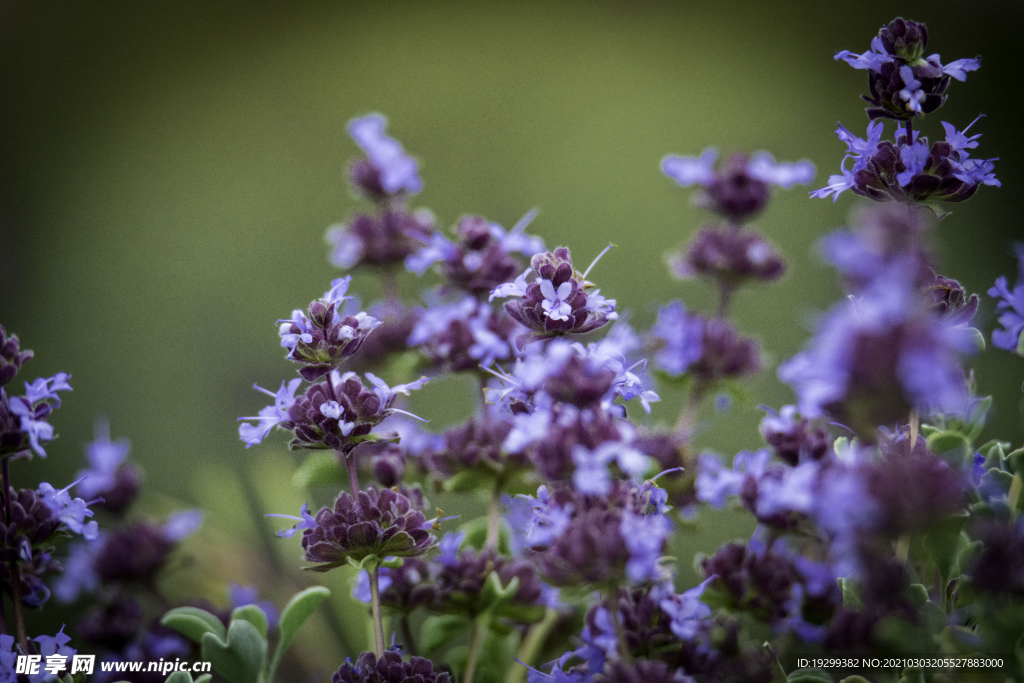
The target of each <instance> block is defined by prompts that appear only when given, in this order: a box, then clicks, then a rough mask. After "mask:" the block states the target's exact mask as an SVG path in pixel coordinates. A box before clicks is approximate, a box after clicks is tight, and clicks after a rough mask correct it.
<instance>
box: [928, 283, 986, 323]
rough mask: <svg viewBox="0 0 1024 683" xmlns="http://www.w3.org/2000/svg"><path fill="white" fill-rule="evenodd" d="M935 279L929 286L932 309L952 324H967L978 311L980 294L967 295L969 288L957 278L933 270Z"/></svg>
mask: <svg viewBox="0 0 1024 683" xmlns="http://www.w3.org/2000/svg"><path fill="white" fill-rule="evenodd" d="M932 275H933V276H934V278H935V279H934V280H933V281H932V283H931V285H929V287H928V293H929V294H931V297H932V305H931V309H932V311H933V312H935V313H937V314H938V315H939V316H940V317H942V318H944V319H945V320H947V321H948V322H949V323H950V324H952V325H966V324H967V323H969V322H970V321H971V318H973V317H974V314H975V313H977V312H978V295H977V294H971V295H970V296H967V290H965V289H964V288H963V285H961V284H960V283H959V282H957V281H956V280H953V279H950V278H948V277H943V276H941V275H936V274H935V271H932Z"/></svg>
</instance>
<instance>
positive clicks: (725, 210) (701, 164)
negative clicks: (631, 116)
mask: <svg viewBox="0 0 1024 683" xmlns="http://www.w3.org/2000/svg"><path fill="white" fill-rule="evenodd" d="M717 158H718V152H717V151H716V150H715V149H713V148H710V147H709V148H708V149H705V150H704V152H703V153H702V154H701V155H700V157H682V156H677V155H672V154H670V155H668V156H666V157H665V158H664V159H662V161H661V171H662V173H664V174H665V175H667V176H668V177H669V178H672V179H673V180H675V181H676V183H678V184H679V185H680V186H682V187H689V186H691V185H700V186H701V187H702V188H703V189H702V191H701V193H700V194H699V195H697V197H696V199H695V201H696V202H697V203H698V204H699V205H701V206H703V207H705V208H708V209H710V210H712V211H714V212H716V213H718V214H720V215H722V216H724V217H726V218H728V219H731V220H734V221H737V222H742V221H744V220H746V219H748V218H750V217H751V216H753V215H754V214H756V213H759V212H760V211H761V210H762V209H763V208H764V207H765V205H766V204H767V203H768V199H769V197H770V192H769V190H770V186H771V185H777V186H779V187H782V188H784V189H787V190H788V189H790V188H791V187H793V186H794V185H804V184H806V183H809V182H811V180H812V179H813V178H814V165H813V164H812V163H811V162H810V161H807V160H803V161H798V162H796V163H790V162H776V161H775V159H774V158H773V157H772V155H771V154H769V153H768V152H757V153H755V154H754V155H753V156H751V157H748V156H747V155H745V154H734V155H733V156H732V157H730V158H729V160H728V161H727V162H726V163H725V165H724V167H723V168H721V169H719V170H717V171H716V170H715V161H716V159H717Z"/></svg>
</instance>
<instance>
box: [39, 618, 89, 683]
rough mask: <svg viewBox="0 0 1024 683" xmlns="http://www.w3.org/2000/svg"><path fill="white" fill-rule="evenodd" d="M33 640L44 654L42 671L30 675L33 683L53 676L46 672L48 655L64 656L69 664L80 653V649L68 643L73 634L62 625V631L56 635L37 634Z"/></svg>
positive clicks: (40, 652) (41, 653)
mask: <svg viewBox="0 0 1024 683" xmlns="http://www.w3.org/2000/svg"><path fill="white" fill-rule="evenodd" d="M32 640H34V641H36V642H37V643H39V654H40V655H42V657H43V661H42V665H43V666H42V667H40V673H39V674H37V675H34V676H29V677H28V678H29V681H31V683H40V682H41V681H46V680H50V679H51V678H53V676H52V675H50V674H47V673H46V668H45V666H46V660H47V658H48V657H52V656H54V655H57V656H60V657H63V658H64V660H63V661H64V662H65V663H67V664H70V663H71V658H72V657H74V656H75V655H76V654H78V650H76V649H74V648H73V647H68V643H69V642H71V636H69V635H68V634H66V633H64V627H63V626H61V627H60V631H58V632H57V635H55V636H37V637H35V638H33V639H32Z"/></svg>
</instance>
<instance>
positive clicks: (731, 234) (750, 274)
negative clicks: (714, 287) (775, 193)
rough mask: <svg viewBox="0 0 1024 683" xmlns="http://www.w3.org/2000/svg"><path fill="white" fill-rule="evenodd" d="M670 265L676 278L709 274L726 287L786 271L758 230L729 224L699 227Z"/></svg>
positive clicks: (771, 277) (764, 279)
mask: <svg viewBox="0 0 1024 683" xmlns="http://www.w3.org/2000/svg"><path fill="white" fill-rule="evenodd" d="M669 265H670V266H671V268H672V272H673V273H674V274H675V275H676V277H679V278H681V279H684V280H688V279H691V278H695V277H708V278H711V279H712V280H714V281H716V282H717V283H718V285H719V286H720V287H725V288H729V289H733V288H735V287H737V286H739V285H741V284H743V283H744V282H747V281H750V280H758V281H761V282H772V281H774V280H777V279H779V278H780V277H782V274H783V273H784V272H786V264H785V262H784V261H783V260H782V257H781V256H779V255H778V254H777V253H776V252H775V250H774V249H773V248H772V246H771V244H769V243H768V242H767V241H766V240H765V239H764V238H763V237H762V236H761V234H760V233H759V232H758V231H756V230H752V229H746V228H737V227H735V226H732V225H729V226H726V227H725V228H723V229H721V230H716V229H714V228H702V229H701V230H700V232H698V233H697V236H696V237H695V238H694V239H693V240H692V241H691V242H690V244H689V246H688V247H687V248H686V251H685V252H684V253H681V254H678V255H676V256H674V257H672V258H671V260H670V261H669Z"/></svg>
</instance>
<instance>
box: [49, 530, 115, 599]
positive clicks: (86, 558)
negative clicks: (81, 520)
mask: <svg viewBox="0 0 1024 683" xmlns="http://www.w3.org/2000/svg"><path fill="white" fill-rule="evenodd" d="M104 540H105V539H104V538H103V535H102V534H101V535H100V538H99V539H97V540H96V541H74V542H72V543H71V544H70V546H69V550H68V556H67V557H66V558H65V559H64V560H63V561H62V564H63V565H64V573H63V574H61V575H60V577H58V578H57V580H56V581H55V582H54V585H53V593H54V595H56V596H57V600H58V601H59V602H61V603H64V604H67V603H70V602H74V601H75V600H76V599H78V596H79V595H80V594H82V593H93V592H95V591H96V590H98V589H99V587H100V577H99V575H98V574H97V573H96V569H95V565H94V562H95V560H96V557H97V556H98V555H99V551H100V550H101V549H102V547H103V544H104Z"/></svg>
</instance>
